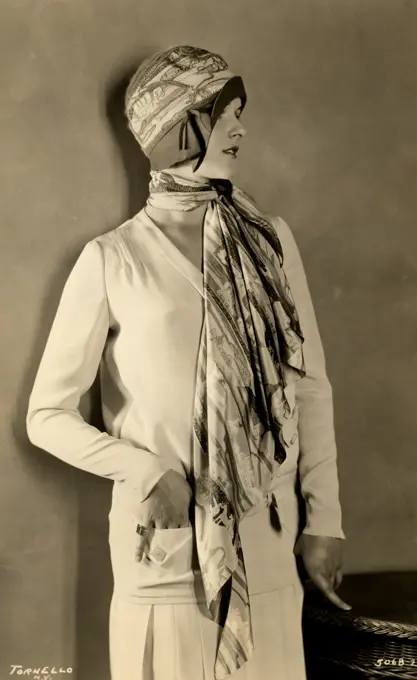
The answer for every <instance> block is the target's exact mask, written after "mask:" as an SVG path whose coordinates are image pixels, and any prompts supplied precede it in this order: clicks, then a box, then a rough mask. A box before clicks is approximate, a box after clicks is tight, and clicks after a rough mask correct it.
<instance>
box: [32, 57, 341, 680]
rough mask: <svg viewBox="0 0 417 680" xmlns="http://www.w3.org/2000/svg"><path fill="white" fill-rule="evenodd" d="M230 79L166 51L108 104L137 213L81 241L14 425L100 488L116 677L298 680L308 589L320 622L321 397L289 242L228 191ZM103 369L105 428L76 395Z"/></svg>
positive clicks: (336, 556)
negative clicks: (107, 500) (104, 493)
mask: <svg viewBox="0 0 417 680" xmlns="http://www.w3.org/2000/svg"><path fill="white" fill-rule="evenodd" d="M245 103H246V93H245V88H244V85H243V81H242V79H241V78H240V77H238V76H234V75H233V74H232V73H231V72H230V71H229V69H228V66H227V64H226V63H225V62H224V60H223V59H222V58H221V57H220V56H218V55H215V54H212V53H210V52H207V51H205V50H201V49H197V48H193V47H177V48H173V49H170V50H167V51H165V52H163V53H161V54H158V55H156V56H155V57H153V58H152V59H150V60H148V61H147V62H146V63H145V64H144V65H142V66H141V68H139V70H138V71H137V73H136V74H135V76H134V77H133V78H132V80H131V82H130V84H129V87H128V90H127V94H126V111H127V118H128V121H129V126H130V129H131V130H132V132H133V134H134V135H135V137H136V139H137V141H138V142H139V144H140V146H141V148H142V150H143V151H144V152H145V153H146V155H147V156H148V157H149V159H150V162H151V167H152V179H151V183H150V195H149V199H148V201H147V204H146V206H145V208H144V209H143V210H141V211H140V212H139V213H138V214H137V215H136V216H135V217H133V218H132V219H130V220H128V221H127V222H126V223H124V224H122V225H121V226H120V227H118V228H117V229H115V230H112V231H110V232H108V233H106V234H104V235H102V236H99V237H98V238H95V239H93V240H92V241H90V242H89V243H88V244H87V245H86V247H85V248H84V250H83V252H82V254H81V256H80V257H79V259H78V261H77V263H76V264H75V267H74V269H73V271H72V273H71V275H70V276H69V279H68V281H67V284H66V286H65V289H64V292H63V295H62V298H61V302H60V305H59V308H58V311H57V314H56V318H55V321H54V324H53V327H52V330H51V333H50V336H49V339H48V343H47V346H46V349H45V352H44V356H43V358H42V361H41V364H40V367H39V370H38V374H37V378H36V381H35V385H34V388H33V392H32V395H31V399H30V405H29V413H28V420H27V424H28V433H29V437H30V439H31V441H32V442H33V443H34V444H36V445H37V446H39V447H41V448H43V449H45V450H47V451H49V452H51V453H52V454H54V455H56V456H58V457H60V458H61V459H62V460H65V461H67V462H68V463H70V464H72V465H75V466H77V467H79V468H81V469H84V470H87V471H89V472H93V473H95V474H98V475H100V476H103V477H107V478H110V479H112V480H113V481H114V486H113V499H112V509H111V513H110V549H111V557H112V567H113V573H114V593H113V600H112V606H111V612H110V650H111V669H112V679H113V680H149V679H151V678H152V679H153V680H203V679H204V680H212V679H213V678H214V677H215V678H216V680H220V679H221V678H226V677H230V678H232V679H234V678H236V680H261V679H262V680H272V679H274V680H275V678H280V679H281V680H284V679H287V680H303V678H305V671H304V660H303V648H302V636H301V607H302V598H303V590H302V585H301V582H300V579H299V576H298V572H297V568H296V563H295V557H294V545H295V543H296V541H297V538H298V537H299V526H298V524H299V520H298V498H297V493H296V483H297V476H299V479H300V485H301V492H302V495H303V497H304V501H305V506H306V518H307V521H306V525H305V527H304V528H303V530H302V533H301V536H300V537H299V540H298V542H297V550H298V552H299V553H300V555H301V556H302V558H303V560H304V565H305V568H306V571H307V573H308V575H309V576H310V577H311V578H312V579H313V581H314V582H315V583H316V585H317V586H318V587H319V588H321V589H322V590H323V591H324V592H325V593H326V594H327V596H328V597H329V599H330V600H332V601H333V602H334V603H335V604H336V605H337V606H340V607H342V608H348V605H346V604H345V603H343V602H342V601H341V600H340V599H339V598H338V596H337V595H336V593H335V590H336V589H337V587H338V585H339V584H340V581H341V543H342V542H341V540H340V539H342V538H343V532H342V528H341V512H340V505H339V499H338V479H337V469H336V446H335V439H334V431H333V412H332V395H331V388H330V385H329V382H328V379H327V377H326V372H325V363H324V357H323V351H322V346H321V342H320V337H319V333H318V329H317V324H316V320H315V317H314V311H313V307H312V304H311V300H310V296H309V291H308V287H307V283H306V279H305V275H304V271H303V267H302V263H301V260H300V256H299V253H298V250H297V247H296V245H295V242H294V239H293V237H292V234H291V232H290V230H289V228H288V226H287V225H286V224H285V223H284V222H283V221H282V220H281V219H278V218H269V217H267V216H265V215H262V213H261V212H260V210H259V209H258V208H257V206H256V204H255V203H254V202H253V200H252V199H250V198H249V197H248V196H247V195H246V194H244V193H243V192H242V191H240V190H239V189H237V188H236V187H234V186H233V185H232V183H231V181H230V180H231V178H232V177H233V174H234V171H235V168H236V164H237V159H238V152H239V147H240V144H241V141H242V140H243V138H244V136H245V134H246V131H245V129H244V127H243V125H242V123H241V113H242V110H243V108H244V106H245ZM99 366H100V375H101V384H102V408H103V417H104V422H105V426H106V432H105V433H103V432H99V431H98V430H97V429H95V428H94V427H92V426H91V425H89V424H87V423H86V422H84V421H83V420H82V418H81V416H80V414H79V411H78V406H79V401H80V397H81V396H82V394H83V393H85V392H86V390H88V389H89V387H90V386H91V384H92V383H93V381H94V378H95V376H96V372H97V369H98V367H99Z"/></svg>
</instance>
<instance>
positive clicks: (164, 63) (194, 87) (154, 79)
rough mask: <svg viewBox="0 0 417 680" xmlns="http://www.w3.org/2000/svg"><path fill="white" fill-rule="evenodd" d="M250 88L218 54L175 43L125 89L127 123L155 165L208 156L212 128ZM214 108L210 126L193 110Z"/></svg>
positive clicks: (149, 61) (144, 65) (160, 166)
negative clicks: (230, 104) (234, 100)
mask: <svg viewBox="0 0 417 680" xmlns="http://www.w3.org/2000/svg"><path fill="white" fill-rule="evenodd" d="M236 97H239V98H240V99H241V100H242V106H244V105H245V103H246V92H245V88H244V85H243V81H242V78H241V77H240V76H235V75H233V73H232V72H231V71H230V70H229V67H228V64H227V63H226V62H225V60H224V59H223V58H222V57H221V56H220V55H218V54H214V53H212V52H208V51H207V50H204V49H201V48H197V47H190V46H180V47H173V48H170V49H168V50H165V51H164V52H161V53H159V54H156V55H154V56H153V57H151V58H149V59H147V60H146V61H145V62H144V63H142V64H141V66H140V67H139V68H138V70H137V71H136V73H135V74H134V76H133V77H132V79H131V80H130V83H129V85H128V88H127V90H126V96H125V107H126V116H127V120H128V125H129V128H130V130H131V131H132V133H133V135H134V136H135V138H136V140H137V141H138V142H139V144H140V146H141V148H142V151H143V152H144V153H145V155H146V156H147V157H148V158H149V159H150V160H151V165H152V167H153V168H154V169H163V168H164V167H165V168H166V167H170V166H171V165H174V164H175V163H178V162H181V161H184V160H188V159H191V158H195V157H197V156H200V157H201V159H200V162H201V160H202V158H203V157H204V153H205V151H206V145H207V142H208V138H209V136H210V132H211V130H212V129H213V127H214V125H215V123H216V121H217V119H218V117H219V115H220V114H221V112H222V111H223V109H224V107H225V106H227V104H228V103H229V102H230V101H232V100H233V99H235V98H236ZM208 106H210V123H211V130H208V131H207V130H205V129H204V127H202V126H201V125H200V126H199V125H198V124H197V122H196V118H195V115H194V113H193V112H195V111H197V110H198V111H201V110H204V109H207V107H208Z"/></svg>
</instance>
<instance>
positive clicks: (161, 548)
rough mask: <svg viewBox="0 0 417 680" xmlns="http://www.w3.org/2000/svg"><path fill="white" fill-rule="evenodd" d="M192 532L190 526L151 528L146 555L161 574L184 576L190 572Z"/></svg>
mask: <svg viewBox="0 0 417 680" xmlns="http://www.w3.org/2000/svg"><path fill="white" fill-rule="evenodd" d="M193 545H194V532H193V528H192V526H188V527H181V528H180V529H152V532H151V535H150V538H149V543H148V546H147V547H146V557H147V558H148V560H149V562H151V563H152V564H154V565H155V566H157V567H158V568H159V569H160V570H161V572H162V573H163V574H168V573H169V574H170V575H171V576H172V577H173V578H179V579H181V578H186V577H188V576H189V575H190V572H192V564H193Z"/></svg>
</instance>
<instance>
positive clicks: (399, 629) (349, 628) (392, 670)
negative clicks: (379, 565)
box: [303, 572, 417, 680]
mask: <svg viewBox="0 0 417 680" xmlns="http://www.w3.org/2000/svg"><path fill="white" fill-rule="evenodd" d="M339 594H340V597H341V598H342V599H344V600H345V601H347V602H348V603H349V604H351V605H352V610H351V611H350V612H344V611H342V610H340V609H338V608H336V607H335V606H334V605H332V604H331V603H330V602H328V600H327V599H326V598H325V597H324V596H323V595H322V594H321V593H320V592H319V591H318V590H317V589H315V588H313V587H312V586H311V584H306V596H305V602H304V616H303V633H304V645H305V655H306V665H307V675H308V679H309V680H327V679H329V680H353V679H359V678H361V679H362V680H363V679H364V678H366V680H379V679H381V678H397V679H398V678H401V680H417V572H397V573H377V574H355V575H349V576H345V579H344V582H343V584H342V587H341V588H340V592H339Z"/></svg>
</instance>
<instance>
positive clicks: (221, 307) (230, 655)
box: [148, 172, 304, 680]
mask: <svg viewBox="0 0 417 680" xmlns="http://www.w3.org/2000/svg"><path fill="white" fill-rule="evenodd" d="M148 200H149V203H150V204H151V205H153V206H155V207H158V208H162V209H167V210H170V209H171V210H193V209H194V208H196V207H198V206H199V205H202V204H206V205H207V209H206V212H205V218H204V236H203V281H204V322H203V328H202V334H201V341H200V349H199V356H198V368H197V376H196V389H195V405H194V423H193V425H194V426H193V432H194V447H193V477H194V480H193V481H194V494H195V530H196V542H197V550H198V557H199V563H200V568H201V573H202V578H203V583H204V588H205V594H206V599H207V605H208V609H209V613H210V616H211V618H212V619H213V621H215V622H216V623H218V624H219V626H220V629H219V630H220V635H219V641H218V648H217V656H216V663H215V677H216V680H222V679H223V678H226V677H227V676H228V675H230V674H232V673H233V672H235V671H236V670H238V669H239V668H240V667H241V666H242V665H243V664H244V663H245V662H246V661H247V660H248V659H249V658H250V656H251V653H252V651H253V636H252V626H251V616H250V602H249V592H248V584H247V578H246V571H245V563H244V558H243V552H242V545H241V540H240V537H239V522H240V521H241V519H242V517H243V516H244V515H245V514H246V513H247V512H248V511H249V510H250V509H251V508H253V507H254V506H256V505H258V504H259V503H260V502H262V500H263V499H264V498H265V495H266V494H267V492H268V490H269V487H270V483H271V480H272V477H273V476H274V474H275V473H276V470H277V468H278V466H279V465H280V464H281V463H282V462H283V461H284V460H285V457H286V451H285V442H284V440H283V438H282V436H281V429H282V426H283V424H284V423H285V420H286V419H287V418H289V417H290V416H291V408H290V405H289V403H288V400H287V388H288V386H289V385H290V384H291V383H293V382H294V381H295V380H297V379H299V378H300V377H302V376H303V375H304V359H303V351H302V343H303V336H302V333H301V328H300V324H299V319H298V315H297V311H296V309H295V305H294V301H293V298H292V295H291V291H290V288H289V285H288V282H287V279H286V276H285V273H284V270H283V268H282V264H283V254H282V249H281V244H280V241H279V238H278V235H277V233H276V230H275V229H274V227H273V225H272V224H271V223H270V222H269V221H268V220H267V219H266V218H265V216H263V215H262V213H261V212H260V211H259V209H258V208H257V207H256V205H255V203H254V202H253V200H252V199H250V198H249V197H248V196H247V195H246V194H245V193H244V192H243V191H241V190H239V189H238V188H236V187H233V186H232V185H231V184H230V183H229V182H224V181H223V182H210V183H205V184H200V183H197V182H192V181H188V180H184V179H183V178H179V177H176V176H173V175H172V174H170V173H166V172H153V173H152V179H151V183H150V197H149V199H148ZM277 569H279V565H277Z"/></svg>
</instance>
